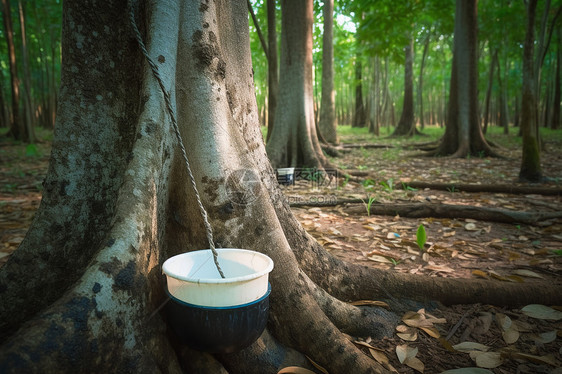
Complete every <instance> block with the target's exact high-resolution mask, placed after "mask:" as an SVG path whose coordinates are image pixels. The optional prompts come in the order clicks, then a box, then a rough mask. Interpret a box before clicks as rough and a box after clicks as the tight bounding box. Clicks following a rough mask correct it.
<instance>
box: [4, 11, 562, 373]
mask: <svg viewBox="0 0 562 374" xmlns="http://www.w3.org/2000/svg"><path fill="white" fill-rule="evenodd" d="M63 7H64V17H63V40H62V48H63V61H62V69H63V70H62V83H61V84H62V85H61V90H60V101H59V108H58V109H59V110H58V116H57V123H56V126H55V134H54V141H53V147H52V155H51V160H50V164H49V170H48V172H47V176H46V179H45V183H44V186H45V187H44V191H43V199H42V202H41V205H40V207H39V210H38V212H37V214H36V216H35V219H34V221H33V224H32V226H31V228H30V230H29V232H28V233H27V235H26V237H25V239H24V240H23V242H22V244H21V245H20V247H19V248H18V250H17V251H15V252H14V253H13V254H12V255H11V256H10V259H9V261H8V262H7V263H6V264H5V265H4V266H3V267H2V268H1V269H0V341H1V342H2V343H1V344H2V345H1V346H0V372H2V373H27V372H44V373H59V372H73V371H76V370H77V368H82V369H84V368H87V369H84V370H87V371H89V372H100V373H101V372H142V373H155V372H167V373H180V372H196V373H264V372H265V373H271V372H277V371H278V370H279V369H280V368H282V367H285V366H291V365H299V366H305V367H306V366H307V365H308V367H310V365H309V364H307V359H306V357H305V355H306V356H308V357H310V358H312V359H313V360H314V361H316V362H317V363H318V364H320V365H322V366H323V367H325V368H326V369H327V370H328V371H329V372H332V373H343V372H352V373H377V372H379V373H382V372H385V370H384V369H383V368H381V367H380V366H379V365H378V364H377V363H376V362H375V361H374V360H372V359H371V358H369V357H368V356H367V355H365V354H363V353H362V352H361V351H360V350H359V349H358V348H357V347H356V346H355V345H354V344H353V343H351V342H350V341H349V340H348V338H347V335H345V334H344V333H343V332H345V333H347V334H350V335H352V336H366V335H369V336H371V337H373V339H374V342H376V341H377V340H378V339H380V338H382V337H383V336H385V335H388V334H391V333H393V332H394V328H395V325H396V323H397V322H398V318H397V315H396V314H395V313H394V312H402V311H404V310H405V309H406V308H409V306H408V305H409V304H408V300H409V299H414V298H418V299H421V300H442V301H444V302H446V303H450V304H458V303H466V302H481V303H490V304H492V303H493V304H495V305H520V304H523V303H528V302H529V301H531V300H532V301H533V302H536V303H544V304H554V305H557V304H559V303H560V302H561V301H562V300H561V295H560V293H559V292H556V291H557V289H554V290H553V289H552V288H549V287H548V286H544V285H537V286H532V285H527V284H525V285H522V284H497V285H496V284H494V285H492V284H491V283H490V282H486V281H479V280H461V279H446V278H435V277H431V278H430V277H420V276H415V275H409V274H399V273H396V272H385V271H382V270H377V269H372V268H367V267H363V266H358V265H352V264H346V263H343V262H341V261H340V260H338V259H336V258H334V257H332V256H331V255H330V254H329V253H328V252H326V251H325V250H324V249H323V248H322V247H321V246H320V245H319V244H318V243H317V242H316V241H315V240H314V239H313V238H312V237H311V236H310V235H308V234H307V233H306V232H305V231H304V229H303V228H302V227H301V226H300V224H299V223H298V221H297V220H296V218H295V217H294V216H293V215H292V213H291V211H290V208H289V205H288V203H287V200H286V198H284V197H283V194H282V192H281V190H280V189H279V187H278V185H277V182H276V179H275V174H274V172H273V169H272V167H271V165H270V163H269V162H268V160H267V156H266V153H265V145H264V143H263V137H262V135H261V132H260V129H259V118H258V110H257V104H256V99H255V95H254V89H253V85H252V65H251V58H250V50H249V34H248V17H247V8H246V2H244V1H236V2H234V1H230V0H216V1H208V2H207V1H203V2H201V1H185V0H181V1H180V0H167V1H164V0H162V1H158V2H146V3H142V4H141V5H140V6H138V5H136V4H133V6H132V9H133V10H134V11H135V14H136V16H135V17H133V19H135V24H137V25H138V26H139V28H140V32H139V33H136V32H135V31H134V28H133V27H132V22H131V17H130V9H128V7H127V4H125V3H124V2H122V1H120V0H115V1H107V2H105V3H104V6H103V7H100V6H99V4H98V2H97V1H82V2H81V3H77V2H64V4H63ZM138 39H142V40H144V41H145V42H146V45H147V48H146V50H145V51H146V54H147V55H148V56H149V58H150V60H151V61H152V63H151V64H150V65H149V64H148V63H147V61H146V57H145V55H144V52H143V50H142V49H141V48H140V47H139V44H140V43H139V42H138ZM154 67H155V68H154ZM153 68H154V69H157V71H158V73H159V78H155V75H154V73H153ZM162 90H164V91H165V92H167V95H166V96H167V97H168V98H169V99H170V100H167V99H165V96H163V94H162ZM171 113H175V116H174V117H173V118H176V119H177V125H178V130H179V133H180V134H181V139H182V142H183V144H184V149H185V150H186V154H187V157H188V158H189V161H190V163H191V170H192V174H193V178H194V180H195V183H196V185H197V189H198V190H199V192H200V195H201V203H202V205H203V206H204V207H205V208H206V210H207V212H208V219H209V222H210V224H211V226H212V228H213V231H214V238H215V240H216V242H217V243H221V244H222V245H223V246H224V247H227V246H229V247H235V248H236V247H238V248H247V249H252V250H256V251H260V252H263V253H265V254H267V255H269V256H270V257H271V258H272V259H273V261H274V262H275V269H274V270H273V272H272V273H271V274H270V282H271V285H272V292H271V295H270V315H269V322H268V327H267V329H266V331H265V332H264V334H263V335H262V336H261V337H260V338H259V339H258V341H256V342H255V343H254V344H252V345H251V346H250V347H248V348H246V349H244V350H242V351H240V352H238V353H232V354H228V355H214V356H211V355H209V354H204V353H201V352H197V351H193V350H190V349H188V348H187V347H185V346H182V345H181V343H179V342H178V340H177V339H176V338H174V337H173V335H171V333H170V332H169V331H168V329H167V325H166V322H167V321H166V319H165V315H164V314H162V313H159V309H158V308H159V306H161V305H162V303H163V302H164V301H165V300H166V296H165V294H164V292H163V289H164V287H165V285H164V283H165V280H164V279H163V276H162V272H161V265H162V263H163V261H164V260H165V259H166V258H169V257H170V256H172V255H175V254H178V253H183V252H185V251H188V250H194V249H202V248H206V247H207V245H208V243H207V236H206V232H205V231H206V230H205V229H204V225H203V219H202V218H201V216H200V214H199V210H198V209H193V207H194V206H195V205H196V204H197V203H196V201H195V195H194V192H193V190H192V189H191V187H190V186H191V184H190V182H189V181H188V180H189V177H188V175H187V172H186V165H185V164H184V161H183V159H182V157H181V156H180V153H181V152H179V150H180V148H179V147H178V143H179V142H178V141H177V140H176V137H175V135H176V132H175V131H173V130H172V128H171V126H170V123H171V120H170V119H171V118H172V117H171ZM241 175H243V176H252V177H253V178H247V179H242V178H238V177H240V176H241ZM248 179H251V180H250V181H249V182H251V183H245V181H248ZM232 196H238V197H240V196H243V197H244V198H236V199H234V198H233V197H232ZM390 295H392V296H391V297H390V300H388V301H389V303H390V305H391V307H392V310H393V312H390V311H387V310H384V309H379V308H375V307H356V306H352V305H351V304H348V303H347V302H344V300H345V301H349V300H360V299H372V298H379V297H380V299H385V298H388V297H389V296H390ZM418 305H419V304H418Z"/></svg>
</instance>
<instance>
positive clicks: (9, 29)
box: [2, 0, 26, 141]
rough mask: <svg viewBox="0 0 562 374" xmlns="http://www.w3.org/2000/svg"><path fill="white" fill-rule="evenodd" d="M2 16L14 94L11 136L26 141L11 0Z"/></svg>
mask: <svg viewBox="0 0 562 374" xmlns="http://www.w3.org/2000/svg"><path fill="white" fill-rule="evenodd" d="M2 10H3V11H2V15H3V20H4V35H5V37H6V43H7V46H8V64H9V66H10V89H11V93H12V106H11V122H10V131H9V133H8V135H9V136H11V137H13V138H14V139H16V140H23V141H25V136H26V134H25V126H24V125H23V121H21V118H20V113H19V112H20V106H19V98H20V91H19V79H18V72H17V65H16V49H15V46H14V31H13V24H12V15H11V9H10V2H9V0H2Z"/></svg>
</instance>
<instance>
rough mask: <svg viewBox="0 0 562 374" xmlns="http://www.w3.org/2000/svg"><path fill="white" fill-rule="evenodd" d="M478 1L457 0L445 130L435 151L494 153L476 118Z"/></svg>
mask: <svg viewBox="0 0 562 374" xmlns="http://www.w3.org/2000/svg"><path fill="white" fill-rule="evenodd" d="M476 3H477V1H476V0H457V2H456V10H455V36H454V50H453V67H452V72H451V84H450V90H449V109H448V113H447V123H446V128H445V134H444V135H443V138H442V140H441V143H440V145H439V146H438V147H437V150H436V152H435V154H436V155H452V156H453V157H466V156H468V155H475V156H482V155H489V156H495V155H496V154H495V152H494V151H492V149H491V148H490V146H489V144H488V143H487V142H486V140H485V139H484V135H483V134H482V128H481V127H480V121H479V118H478V91H477V84H478V61H477V45H478V43H477V35H478V31H477V15H476V13H477V4H476Z"/></svg>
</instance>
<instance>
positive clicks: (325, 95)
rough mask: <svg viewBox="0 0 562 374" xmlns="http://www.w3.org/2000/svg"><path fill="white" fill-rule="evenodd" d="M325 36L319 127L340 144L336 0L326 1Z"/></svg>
mask: <svg viewBox="0 0 562 374" xmlns="http://www.w3.org/2000/svg"><path fill="white" fill-rule="evenodd" d="M322 12H323V15H324V35H323V36H322V103H321V105H320V121H319V124H318V127H319V128H320V132H321V134H322V136H323V137H324V139H325V140H326V141H327V142H328V143H332V144H337V143H338V133H337V130H336V118H335V111H336V108H335V96H336V93H335V91H334V42H333V29H334V0H326V1H324V7H323V10H322Z"/></svg>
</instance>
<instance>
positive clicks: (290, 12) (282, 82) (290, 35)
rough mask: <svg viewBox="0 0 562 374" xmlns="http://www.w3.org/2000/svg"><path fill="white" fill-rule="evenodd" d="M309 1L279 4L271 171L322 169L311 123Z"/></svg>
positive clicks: (288, 0)
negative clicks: (277, 77)
mask: <svg viewBox="0 0 562 374" xmlns="http://www.w3.org/2000/svg"><path fill="white" fill-rule="evenodd" d="M312 11H313V7H312V0H305V1H303V0H284V1H282V3H281V21H282V27H281V71H280V79H279V96H278V100H279V101H278V103H277V105H278V107H279V108H283V110H277V111H276V113H275V126H274V127H273V131H272V133H271V137H270V138H269V141H268V142H267V154H268V156H269V159H270V161H271V163H272V165H273V167H274V168H282V167H310V168H314V167H316V168H319V169H323V168H324V167H326V166H328V165H329V163H328V160H327V159H326V157H325V156H324V154H323V153H322V149H321V147H320V142H319V140H318V135H317V133H316V125H315V122H314V98H313V87H312V85H313V82H312V22H313V12H312Z"/></svg>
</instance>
